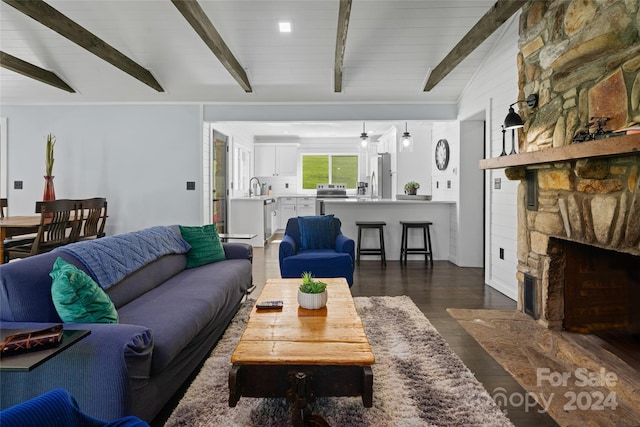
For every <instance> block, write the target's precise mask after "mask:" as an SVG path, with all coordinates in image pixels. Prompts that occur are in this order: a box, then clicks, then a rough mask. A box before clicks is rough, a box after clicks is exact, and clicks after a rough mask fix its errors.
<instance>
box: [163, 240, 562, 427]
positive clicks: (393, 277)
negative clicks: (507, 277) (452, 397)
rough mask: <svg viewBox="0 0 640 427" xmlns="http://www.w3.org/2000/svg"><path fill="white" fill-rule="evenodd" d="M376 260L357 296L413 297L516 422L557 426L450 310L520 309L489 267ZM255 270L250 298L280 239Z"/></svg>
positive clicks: (366, 266)
mask: <svg viewBox="0 0 640 427" xmlns="http://www.w3.org/2000/svg"><path fill="white" fill-rule="evenodd" d="M373 259H374V258H372V260H368V259H367V260H364V259H363V260H362V261H361V263H360V266H359V267H356V270H355V274H354V285H353V287H352V288H351V292H352V294H353V296H377V295H387V296H397V295H407V296H409V297H411V299H412V300H413V301H414V302H415V304H416V305H417V306H418V307H419V308H420V309H421V310H422V312H423V313H424V314H425V316H426V317H427V318H428V319H429V320H430V321H431V323H432V324H433V325H434V326H435V327H436V329H438V331H439V332H440V334H441V335H442V336H443V337H444V338H445V339H446V340H447V342H448V343H449V346H450V347H451V348H452V349H453V351H455V353H456V354H457V355H458V356H459V357H460V359H462V361H463V362H464V363H465V365H466V366H467V367H468V368H469V369H470V370H471V371H472V372H473V374H474V375H475V376H476V378H477V379H478V380H479V381H480V382H481V383H482V384H483V385H484V387H485V388H486V389H487V391H488V392H489V394H490V395H491V396H494V395H495V394H497V393H499V392H502V393H505V394H506V396H507V397H509V396H513V398H512V399H511V400H512V402H515V405H510V406H507V407H506V408H503V409H506V414H507V416H508V417H509V419H511V421H512V422H513V424H514V425H516V426H518V427H534V426H535V427H544V426H557V423H555V422H554V421H553V419H552V418H551V417H550V416H549V415H548V414H544V413H539V411H538V410H539V409H540V408H539V407H535V408H526V407H525V405H518V403H519V400H518V398H519V397H520V396H525V393H526V392H525V390H524V389H523V388H522V387H521V386H520V385H519V384H518V383H517V382H516V381H515V380H514V379H513V378H512V377H511V375H509V373H508V372H506V371H505V370H504V369H503V368H502V367H501V366H500V365H499V364H498V363H497V362H496V361H495V360H494V359H493V358H492V357H491V356H490V355H489V354H488V353H487V352H485V351H484V349H483V348H482V347H481V346H480V345H479V344H478V343H477V342H476V341H475V340H474V339H473V338H472V337H471V336H470V335H469V334H468V333H467V332H466V331H465V330H464V329H463V328H462V327H461V326H460V325H459V324H458V322H456V320H455V319H453V318H452V317H451V316H450V315H449V314H448V313H447V311H446V309H447V308H475V309H480V308H484V309H515V307H516V303H515V302H514V301H513V300H511V299H509V298H507V297H506V296H504V295H503V294H501V293H499V292H497V291H495V290H494V289H493V288H491V287H489V286H485V285H484V271H483V269H480V268H460V267H456V266H455V265H454V264H452V263H450V262H447V261H435V262H434V265H433V268H430V267H427V266H426V265H425V264H424V262H423V261H408V263H407V265H406V266H403V267H401V266H400V263H399V262H398V261H387V267H386V268H383V267H382V266H381V263H380V262H379V261H375V260H373ZM253 273H254V283H255V284H256V285H257V289H256V291H254V294H252V295H251V296H250V297H251V298H254V299H255V298H257V296H258V294H259V292H260V291H261V289H262V285H263V284H264V282H265V280H266V279H268V278H278V277H280V270H279V267H278V244H277V242H273V243H270V244H269V245H267V247H266V248H265V249H261V248H256V249H255V251H254V267H253ZM184 389H186V387H184ZM179 397H180V396H179V395H177V396H176V398H175V399H174V401H172V402H170V404H169V405H167V408H165V410H164V411H163V413H162V414H160V415H159V416H158V418H157V419H156V420H154V422H153V423H152V426H153V427H156V426H157V427H159V426H162V425H163V423H164V421H165V420H166V417H168V416H169V414H170V413H171V410H172V409H173V406H175V404H177V402H178V401H179Z"/></svg>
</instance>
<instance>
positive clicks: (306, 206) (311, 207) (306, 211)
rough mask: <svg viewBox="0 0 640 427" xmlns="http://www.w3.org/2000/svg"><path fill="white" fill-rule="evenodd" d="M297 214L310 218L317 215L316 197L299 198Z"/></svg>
mask: <svg viewBox="0 0 640 427" xmlns="http://www.w3.org/2000/svg"><path fill="white" fill-rule="evenodd" d="M296 214H297V215H298V216H310V215H315V214H316V198H315V197H298V200H297V201H296Z"/></svg>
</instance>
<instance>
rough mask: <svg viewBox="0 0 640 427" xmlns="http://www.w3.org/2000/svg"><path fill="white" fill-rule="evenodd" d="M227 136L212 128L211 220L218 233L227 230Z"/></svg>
mask: <svg viewBox="0 0 640 427" xmlns="http://www.w3.org/2000/svg"><path fill="white" fill-rule="evenodd" d="M228 140H229V138H228V137H227V136H226V135H224V134H222V133H220V132H218V131H217V130H215V129H213V133H212V152H213V158H212V160H211V161H212V163H211V183H212V194H213V222H214V223H215V224H216V226H217V229H218V233H226V232H227V211H228V209H227V208H228V196H229V192H228V190H227V153H228V152H229V145H228Z"/></svg>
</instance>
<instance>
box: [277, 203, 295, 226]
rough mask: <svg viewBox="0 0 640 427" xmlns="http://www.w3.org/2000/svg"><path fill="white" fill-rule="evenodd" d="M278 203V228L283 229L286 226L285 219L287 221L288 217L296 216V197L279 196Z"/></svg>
mask: <svg viewBox="0 0 640 427" xmlns="http://www.w3.org/2000/svg"><path fill="white" fill-rule="evenodd" d="M278 204H279V209H278V213H279V214H280V215H279V217H280V227H279V228H281V229H283V230H284V229H285V228H286V227H287V221H289V218H293V217H296V216H298V215H297V214H296V197H280V198H279V199H278Z"/></svg>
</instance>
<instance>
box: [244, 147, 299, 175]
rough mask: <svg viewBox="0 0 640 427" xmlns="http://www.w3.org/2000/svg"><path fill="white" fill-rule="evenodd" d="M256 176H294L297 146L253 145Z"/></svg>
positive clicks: (296, 167) (296, 164)
mask: <svg viewBox="0 0 640 427" xmlns="http://www.w3.org/2000/svg"><path fill="white" fill-rule="evenodd" d="M253 150H254V157H255V175H256V176H295V175H296V174H297V172H298V146H297V145H294V144H286V145H262V144H255V145H254V148H253Z"/></svg>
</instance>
